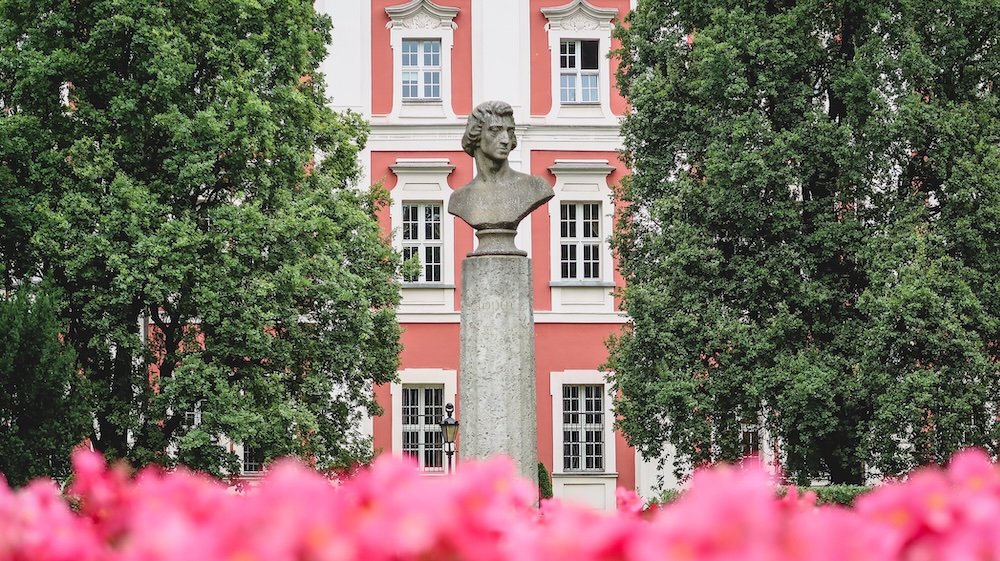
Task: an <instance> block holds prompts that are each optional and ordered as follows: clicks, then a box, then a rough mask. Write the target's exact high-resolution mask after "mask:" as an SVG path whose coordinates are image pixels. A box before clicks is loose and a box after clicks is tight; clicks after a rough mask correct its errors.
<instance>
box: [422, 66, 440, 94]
mask: <svg viewBox="0 0 1000 561" xmlns="http://www.w3.org/2000/svg"><path fill="white" fill-rule="evenodd" d="M424 97H426V98H435V97H441V71H440V70H433V71H427V72H424Z"/></svg>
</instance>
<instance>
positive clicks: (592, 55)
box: [580, 41, 599, 70]
mask: <svg viewBox="0 0 1000 561" xmlns="http://www.w3.org/2000/svg"><path fill="white" fill-rule="evenodd" d="M598 43H599V42H598V41H580V68H582V69H583V70H597V46H598Z"/></svg>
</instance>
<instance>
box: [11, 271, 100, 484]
mask: <svg viewBox="0 0 1000 561" xmlns="http://www.w3.org/2000/svg"><path fill="white" fill-rule="evenodd" d="M57 302H58V299H56V298H54V297H53V296H52V295H51V294H49V292H48V291H45V290H42V291H38V290H36V289H35V287H32V286H30V285H27V286H23V287H22V288H20V289H19V290H18V291H17V292H16V293H14V294H11V295H10V296H9V297H4V298H0V388H3V391H2V392H0V474H3V477H4V478H5V479H6V480H7V483H9V484H10V485H14V486H19V485H23V484H25V483H27V482H28V481H30V480H31V479H33V478H35V477H40V476H49V477H55V478H63V477H68V476H69V474H70V465H69V456H70V451H71V450H72V448H73V447H74V446H77V445H79V444H80V443H82V442H83V440H84V438H86V436H87V434H88V433H89V432H90V430H91V425H92V423H91V416H90V411H91V403H90V399H89V393H88V382H87V379H86V378H84V377H83V376H82V375H81V374H80V373H79V372H77V370H76V368H75V367H74V364H73V363H74V354H73V349H72V348H71V347H69V346H68V345H67V344H66V343H65V342H64V341H63V340H62V339H61V335H62V333H63V332H64V330H63V329H62V328H61V325H60V321H59V318H58V312H59V310H58V305H57Z"/></svg>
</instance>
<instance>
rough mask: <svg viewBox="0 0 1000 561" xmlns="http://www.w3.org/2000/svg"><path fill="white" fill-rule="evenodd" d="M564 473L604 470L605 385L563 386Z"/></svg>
mask: <svg viewBox="0 0 1000 561" xmlns="http://www.w3.org/2000/svg"><path fill="white" fill-rule="evenodd" d="M562 432H563V453H562V454H563V461H562V464H563V471H598V472H601V471H604V385H603V384H573V385H564V386H563V387H562Z"/></svg>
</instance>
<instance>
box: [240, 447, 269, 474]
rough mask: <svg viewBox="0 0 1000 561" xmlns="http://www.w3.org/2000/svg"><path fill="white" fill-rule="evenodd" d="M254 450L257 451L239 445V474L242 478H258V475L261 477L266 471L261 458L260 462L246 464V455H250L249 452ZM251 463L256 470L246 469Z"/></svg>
mask: <svg viewBox="0 0 1000 561" xmlns="http://www.w3.org/2000/svg"><path fill="white" fill-rule="evenodd" d="M255 450H257V449H255V448H254V447H253V446H248V445H247V444H245V443H244V444H242V445H240V474H242V475H244V476H258V475H262V474H263V473H264V470H265V469H266V467H267V466H266V465H265V462H264V460H263V457H262V458H261V461H260V462H248V461H247V455H248V454H250V453H251V452H253V451H255ZM251 463H253V464H256V465H257V468H256V469H247V465H249V464H251Z"/></svg>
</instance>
